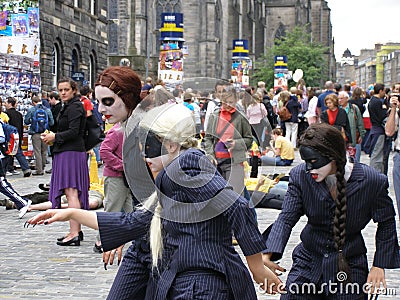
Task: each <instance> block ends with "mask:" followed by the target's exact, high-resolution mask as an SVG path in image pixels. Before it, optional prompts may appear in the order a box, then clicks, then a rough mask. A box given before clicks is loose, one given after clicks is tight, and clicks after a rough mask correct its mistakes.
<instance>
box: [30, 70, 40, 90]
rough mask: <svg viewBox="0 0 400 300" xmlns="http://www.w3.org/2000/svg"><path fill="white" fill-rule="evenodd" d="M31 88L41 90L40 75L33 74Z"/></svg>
mask: <svg viewBox="0 0 400 300" xmlns="http://www.w3.org/2000/svg"><path fill="white" fill-rule="evenodd" d="M31 88H32V90H33V91H39V89H40V75H39V74H33V76H32V81H31Z"/></svg>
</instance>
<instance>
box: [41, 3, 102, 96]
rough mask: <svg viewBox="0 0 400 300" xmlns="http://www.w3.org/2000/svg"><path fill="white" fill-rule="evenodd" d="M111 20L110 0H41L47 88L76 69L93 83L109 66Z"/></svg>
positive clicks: (43, 87) (44, 67)
mask: <svg viewBox="0 0 400 300" xmlns="http://www.w3.org/2000/svg"><path fill="white" fill-rule="evenodd" d="M107 23H108V17H107V1H106V0H88V1H83V0H64V1H61V0H52V1H40V43H41V45H40V51H41V59H40V64H41V66H40V74H41V78H42V89H43V90H51V89H52V88H54V87H55V86H56V82H57V80H58V79H59V78H61V77H64V76H67V77H70V76H71V75H72V74H73V73H75V72H83V74H84V78H83V80H84V81H85V82H87V83H88V84H90V85H92V86H93V84H94V82H95V80H96V76H97V74H98V73H99V71H101V70H103V69H105V68H106V67H107V55H108V49H107V43H108V38H107ZM81 83H83V81H82V82H81Z"/></svg>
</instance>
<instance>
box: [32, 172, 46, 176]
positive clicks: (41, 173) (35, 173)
mask: <svg viewBox="0 0 400 300" xmlns="http://www.w3.org/2000/svg"><path fill="white" fill-rule="evenodd" d="M32 175H33V176H41V175H44V172H38V171H36V172H33V173H32Z"/></svg>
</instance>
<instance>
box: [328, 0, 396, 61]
mask: <svg viewBox="0 0 400 300" xmlns="http://www.w3.org/2000/svg"><path fill="white" fill-rule="evenodd" d="M327 2H328V6H329V8H330V9H331V22H332V31H333V37H334V39H335V55H336V59H339V58H340V57H341V56H342V54H343V52H344V50H346V48H349V50H350V51H351V53H352V54H355V55H359V54H360V49H364V48H367V49H373V48H374V46H375V44H376V43H383V44H385V43H388V42H400V26H399V25H400V18H399V14H400V1H399V0H367V1H366V0H327Z"/></svg>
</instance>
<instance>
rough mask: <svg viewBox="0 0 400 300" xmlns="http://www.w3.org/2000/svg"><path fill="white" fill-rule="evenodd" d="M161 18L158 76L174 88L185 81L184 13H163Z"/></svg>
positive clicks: (169, 86)
mask: <svg viewBox="0 0 400 300" xmlns="http://www.w3.org/2000/svg"><path fill="white" fill-rule="evenodd" d="M161 18H162V19H161V28H160V32H161V38H160V56H159V60H158V78H159V79H161V80H162V81H163V82H164V83H165V84H166V86H167V87H168V88H170V89H172V88H174V87H175V86H176V85H178V84H182V83H183V74H184V73H183V60H184V52H183V48H184V45H183V42H184V41H185V40H184V39H183V14H180V13H163V14H162V15H161Z"/></svg>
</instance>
